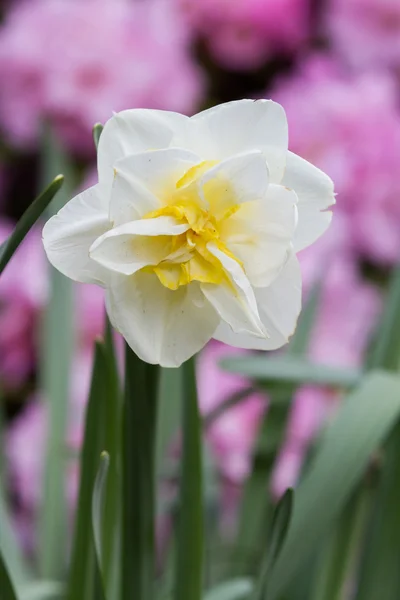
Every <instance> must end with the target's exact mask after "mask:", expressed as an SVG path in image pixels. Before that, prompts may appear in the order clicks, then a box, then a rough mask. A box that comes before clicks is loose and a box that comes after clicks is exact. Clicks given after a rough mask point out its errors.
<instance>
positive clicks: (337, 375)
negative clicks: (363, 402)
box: [221, 355, 362, 389]
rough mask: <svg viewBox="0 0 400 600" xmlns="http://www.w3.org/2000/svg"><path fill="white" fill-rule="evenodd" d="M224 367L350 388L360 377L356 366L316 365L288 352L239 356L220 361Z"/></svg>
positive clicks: (260, 377) (267, 378) (296, 382)
mask: <svg viewBox="0 0 400 600" xmlns="http://www.w3.org/2000/svg"><path fill="white" fill-rule="evenodd" d="M221 366H222V367H223V368H224V369H226V370H227V371H230V372H233V373H238V374H240V375H243V376H245V377H250V378H253V379H257V380H258V381H266V382H285V383H290V384H294V385H301V384H307V385H309V384H314V385H323V386H329V387H334V388H344V389H348V388H352V387H354V386H356V385H358V384H359V383H360V381H361V376H362V373H361V372H360V371H359V370H357V369H339V368H335V367H329V366H325V365H318V366H316V365H315V364H314V363H312V362H310V361H308V360H307V359H305V358H301V357H294V356H290V355H286V356H282V357H276V358H274V357H269V356H262V355H259V356H245V357H243V356H238V357H235V358H229V359H225V360H222V361H221Z"/></svg>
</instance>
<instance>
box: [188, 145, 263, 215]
mask: <svg viewBox="0 0 400 600" xmlns="http://www.w3.org/2000/svg"><path fill="white" fill-rule="evenodd" d="M268 179H269V176H268V168H267V164H266V162H265V158H264V156H263V154H262V152H260V151H258V150H255V151H254V152H247V153H245V154H237V155H236V156H232V157H231V158H227V159H226V160H223V161H222V162H220V163H219V164H217V165H216V166H215V167H212V168H211V169H209V170H208V171H206V172H205V173H204V175H203V176H202V177H201V178H200V180H199V188H200V190H201V191H202V193H203V194H204V196H205V199H206V201H208V203H209V205H210V206H211V211H212V213H213V215H214V216H215V217H216V218H217V220H218V219H219V218H220V217H222V216H223V214H224V213H225V212H226V211H228V210H229V209H230V208H232V207H233V206H235V205H237V204H242V203H244V202H250V201H252V200H260V199H262V198H264V196H265V194H266V192H267V189H268Z"/></svg>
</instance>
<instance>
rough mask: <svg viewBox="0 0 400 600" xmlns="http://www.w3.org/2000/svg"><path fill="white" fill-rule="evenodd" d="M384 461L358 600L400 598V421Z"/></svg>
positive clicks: (388, 445) (387, 448)
mask: <svg viewBox="0 0 400 600" xmlns="http://www.w3.org/2000/svg"><path fill="white" fill-rule="evenodd" d="M384 456H385V462H384V466H383V471H382V474H381V481H380V486H379V489H378V492H377V497H376V502H375V504H374V511H373V519H372V523H371V529H370V531H369V535H368V537H367V538H366V540H365V544H364V546H365V555H364V558H363V562H362V569H361V573H360V582H359V593H358V596H357V600H374V599H375V598H379V600H398V598H400V561H399V548H400V510H399V507H400V423H398V424H397V426H396V428H395V429H394V431H393V433H392V435H391V436H390V439H389V440H388V444H387V446H386V448H385V455H384Z"/></svg>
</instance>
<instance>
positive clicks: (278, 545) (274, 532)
mask: <svg viewBox="0 0 400 600" xmlns="http://www.w3.org/2000/svg"><path fill="white" fill-rule="evenodd" d="M292 510H293V490H292V489H288V490H287V491H286V492H285V494H284V495H283V497H282V498H281V500H280V501H279V503H278V505H277V507H276V508H275V512H274V516H273V519H272V524H271V530H270V535H269V543H268V549H267V553H266V555H265V559H264V563H263V566H262V570H261V576H260V580H259V583H258V586H257V590H256V592H255V594H254V600H268V583H269V578H270V573H271V569H272V567H273V566H274V564H275V562H276V560H277V558H278V556H279V554H280V551H281V549H282V545H283V542H284V541H285V539H286V535H287V532H288V528H289V524H290V519H291V517H292Z"/></svg>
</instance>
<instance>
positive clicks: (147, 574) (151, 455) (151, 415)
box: [121, 344, 159, 600]
mask: <svg viewBox="0 0 400 600" xmlns="http://www.w3.org/2000/svg"><path fill="white" fill-rule="evenodd" d="M158 371H159V369H158V367H157V366H154V365H148V364H146V363H144V362H143V361H141V360H140V359H139V358H138V357H137V356H136V355H135V354H134V352H133V351H132V350H131V349H130V348H129V346H128V345H127V344H126V363H125V402H124V411H123V451H122V455H123V456H122V581H121V584H122V600H132V598H134V599H135V600H153V599H154V593H153V592H154V590H153V586H154V562H155V561H154V514H155V491H154V488H155V481H154V479H155V477H154V471H155V464H154V463H155V431H156V405H157V402H156V399H157V381H158Z"/></svg>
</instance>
